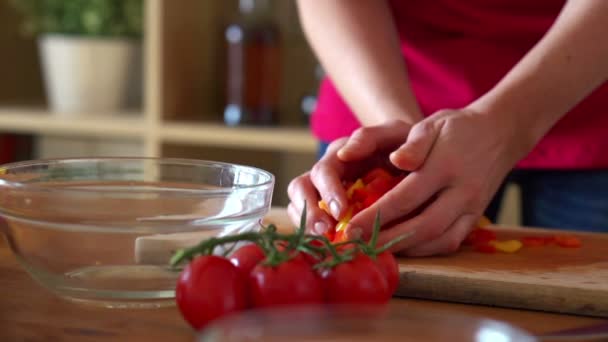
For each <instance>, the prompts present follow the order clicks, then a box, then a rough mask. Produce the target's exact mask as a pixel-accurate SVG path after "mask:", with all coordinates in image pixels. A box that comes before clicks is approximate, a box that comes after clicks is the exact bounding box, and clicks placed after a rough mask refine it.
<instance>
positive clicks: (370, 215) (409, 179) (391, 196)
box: [346, 170, 446, 239]
mask: <svg viewBox="0 0 608 342" xmlns="http://www.w3.org/2000/svg"><path fill="white" fill-rule="evenodd" d="M445 183H446V180H445V179H443V175H442V174H440V173H437V172H427V170H420V171H416V172H412V173H410V174H408V175H407V176H405V178H404V179H403V180H402V181H401V182H400V183H399V184H397V185H396V186H395V187H394V188H393V189H391V190H390V191H388V192H387V193H386V194H384V195H383V196H382V197H380V199H379V200H378V201H376V202H375V203H374V204H372V205H371V206H370V207H368V208H366V209H364V210H362V211H361V212H359V213H358V214H357V215H355V217H353V218H352V220H351V221H350V224H349V226H348V227H347V228H346V235H347V236H348V237H350V236H351V235H350V232H349V231H350V230H352V232H353V233H352V234H353V237H354V234H355V232H358V233H359V232H360V233H362V236H363V238H365V239H368V238H369V237H370V236H371V233H372V229H373V224H374V220H375V219H376V215H377V213H378V212H380V224H381V226H383V227H384V226H386V225H387V224H388V223H391V222H394V221H397V220H403V219H404V217H406V216H408V215H409V214H412V213H414V212H415V211H418V210H420V209H422V208H424V205H426V204H427V203H428V201H429V200H432V198H433V196H434V195H435V194H437V193H438V192H439V191H440V190H441V189H442V188H443V187H444V184H445ZM430 184H435V186H430Z"/></svg>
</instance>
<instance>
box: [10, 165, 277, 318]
mask: <svg viewBox="0 0 608 342" xmlns="http://www.w3.org/2000/svg"><path fill="white" fill-rule="evenodd" d="M273 187H274V176H273V175H272V174H271V173H269V172H266V171H264V170H261V169H257V168H254V167H248V166H242V165H234V164H228V163H221V162H214V161H200V160H186V159H155V158H94V159H56V160H39V161H29V162H22V163H13V164H6V165H3V166H0V194H1V196H0V216H2V217H3V218H4V219H5V220H6V223H7V224H5V225H4V226H3V228H2V230H4V233H5V235H6V238H7V241H8V243H9V246H10V248H11V249H12V251H13V253H14V254H15V256H16V258H17V260H18V261H19V262H20V263H21V265H22V266H23V267H24V268H25V269H26V270H27V271H28V272H29V274H31V276H32V277H33V278H34V279H36V280H37V281H39V282H40V283H41V284H42V285H44V286H45V287H47V288H49V289H50V290H52V291H53V292H55V293H57V294H59V295H60V296H62V297H64V298H67V299H71V300H74V301H86V302H90V303H95V304H99V305H102V306H106V307H157V306H164V305H171V304H173V303H174V300H173V299H174V288H175V284H176V278H177V276H178V272H176V271H175V270H172V269H171V268H170V267H169V265H168V262H169V259H170V257H171V256H172V254H173V253H174V251H175V250H177V249H178V248H183V247H187V246H191V245H194V244H196V243H198V242H199V241H200V240H202V239H203V238H206V237H209V236H222V235H227V234H233V233H236V232H243V231H253V230H259V229H260V228H261V226H260V220H261V218H262V217H263V216H264V215H265V214H266V213H267V212H268V210H269V209H270V205H271V199H272V191H273ZM0 226H1V225H0Z"/></svg>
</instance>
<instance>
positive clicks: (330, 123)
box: [288, 0, 608, 256]
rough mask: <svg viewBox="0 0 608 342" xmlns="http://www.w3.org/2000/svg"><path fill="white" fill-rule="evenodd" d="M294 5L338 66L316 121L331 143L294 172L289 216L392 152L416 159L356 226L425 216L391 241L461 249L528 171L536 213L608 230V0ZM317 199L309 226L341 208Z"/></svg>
mask: <svg viewBox="0 0 608 342" xmlns="http://www.w3.org/2000/svg"><path fill="white" fill-rule="evenodd" d="M298 6H299V11H300V16H301V21H302V24H303V27H304V30H305V33H306V35H307V37H308V39H309V41H310V43H311V45H312V47H313V49H314V50H315V52H316V54H317V56H318V58H319V60H320V61H321V63H322V64H323V66H324V68H325V69H326V71H327V72H328V74H329V77H330V78H328V79H326V80H325V81H324V82H323V84H322V85H321V89H320V94H319V104H318V108H317V110H316V112H315V113H314V116H313V118H312V128H313V131H314V133H315V135H316V136H317V137H319V138H320V139H321V140H322V141H325V142H327V143H329V142H331V144H330V145H329V147H328V149H327V152H326V153H325V155H324V156H323V158H321V159H320V160H319V162H318V163H317V164H315V166H314V167H313V168H312V170H311V171H310V172H307V173H305V174H303V175H301V176H299V177H297V178H296V179H294V180H293V181H292V182H291V183H290V186H289V189H288V192H289V196H290V199H291V203H290V205H289V207H288V211H289V214H290V217H291V218H292V220H294V222H297V220H298V218H299V215H300V213H301V210H302V208H303V206H304V203H305V202H306V203H312V204H316V203H317V201H318V200H319V199H323V200H325V202H327V203H329V204H330V208H331V212H332V216H333V217H334V219H337V218H339V217H341V215H342V214H343V211H344V209H345V206H346V196H345V194H344V190H343V189H342V186H341V183H340V179H341V178H342V177H343V176H344V175H345V174H348V173H352V172H353V170H351V169H352V168H357V167H360V164H361V163H365V161H368V160H371V159H370V158H373V157H374V156H378V155H385V156H388V157H389V158H390V162H391V163H392V164H393V165H394V166H396V167H398V168H400V169H402V170H405V171H409V172H410V173H409V174H408V176H407V177H406V178H405V179H404V180H403V181H402V182H401V183H399V184H398V185H397V186H396V187H395V188H394V189H392V190H391V191H390V192H388V193H387V194H386V195H385V196H383V197H382V198H381V199H380V200H379V201H378V202H377V203H376V204H374V205H373V206H372V207H370V208H368V209H366V210H363V211H361V212H360V213H359V214H357V215H356V216H355V217H353V219H352V220H351V222H350V224H349V226H348V228H347V230H346V234H347V236H350V237H357V236H363V237H367V236H369V234H370V230H371V227H372V222H373V220H374V217H375V215H376V212H377V211H378V210H379V211H380V212H381V221H382V224H383V232H382V234H381V239H380V241H381V242H384V241H388V240H390V239H392V238H394V237H396V236H399V235H402V234H404V233H406V232H414V234H413V235H412V236H411V237H410V238H408V239H406V240H404V241H402V242H401V243H400V244H399V245H397V246H396V248H395V250H399V251H401V252H402V253H403V254H406V255H411V256H422V255H433V254H440V253H449V252H452V251H454V250H456V249H457V248H458V246H459V245H460V243H461V241H462V240H463V239H464V238H465V236H466V235H467V234H468V233H469V231H470V230H471V229H472V227H473V226H474V224H475V222H476V220H477V219H478V218H479V216H480V215H481V214H482V213H483V212H484V210H485V209H486V208H487V207H488V205H489V203H490V202H491V200H492V198H493V196H494V195H495V194H496V193H497V191H498V192H499V193H500V191H499V189H501V184H502V183H503V181H504V180H505V178H507V177H509V179H511V178H513V179H515V180H517V181H519V182H520V184H521V186H522V193H523V202H524V203H523V213H524V215H523V216H524V217H523V219H524V222H523V223H524V224H525V225H534V226H547V227H554V228H569V229H573V228H579V229H589V230H598V231H599V230H608V153H606V152H604V151H608V132H606V127H608V113H606V111H608V109H607V108H606V107H607V106H606V104H608V86H607V85H606V84H604V83H605V81H606V79H607V77H608V44H606V43H605V38H606V36H607V35H608V25H607V24H606V22H608V1H603V0H576V1H567V2H564V1H557V0H537V1H528V0H467V1H462V0H437V1H413V0H410V1H408V0H402V1H397V0H394V1H380V0H361V1H352V0H332V1H307V0H300V1H299V2H298ZM360 127H362V128H360ZM513 169H515V171H513V172H511V171H512V170H513ZM495 202H496V201H495ZM422 205H424V210H423V211H422V212H421V213H420V214H418V215H416V216H415V217H413V218H411V219H407V220H405V219H404V217H405V216H406V215H408V213H410V212H412V211H413V210H415V209H417V208H419V207H421V206H422ZM496 207H497V205H496V204H493V205H491V206H490V208H489V209H493V210H494V211H496ZM308 208H309V215H308V222H309V225H310V229H311V230H312V231H313V232H316V233H322V232H323V231H325V230H326V229H328V227H329V225H331V224H332V220H331V218H330V217H328V215H326V214H325V213H324V212H323V211H322V210H320V209H318V208H317V207H316V206H315V205H309V206H308ZM490 214H491V213H490Z"/></svg>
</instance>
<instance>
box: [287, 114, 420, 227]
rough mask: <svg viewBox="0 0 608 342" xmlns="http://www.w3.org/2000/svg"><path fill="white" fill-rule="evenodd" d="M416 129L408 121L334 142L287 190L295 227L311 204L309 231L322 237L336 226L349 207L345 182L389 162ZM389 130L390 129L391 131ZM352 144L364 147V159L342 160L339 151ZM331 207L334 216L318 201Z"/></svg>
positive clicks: (361, 154) (362, 157)
mask: <svg viewBox="0 0 608 342" xmlns="http://www.w3.org/2000/svg"><path fill="white" fill-rule="evenodd" d="M411 127H412V126H411V125H410V124H408V123H406V122H404V121H397V120H395V121H391V122H390V124H386V125H381V126H373V127H367V128H363V129H359V130H358V131H356V132H355V133H354V134H353V135H352V136H351V137H350V138H348V139H347V138H342V139H339V140H336V141H334V142H333V143H331V144H330V145H329V147H328V148H327V152H326V153H325V155H324V156H323V158H321V160H319V161H318V162H317V163H316V164H315V165H314V166H313V168H312V170H311V171H310V172H306V173H304V174H302V175H300V176H298V177H296V178H295V179H293V180H292V181H291V183H290V184H289V186H288V188H287V193H288V195H289V199H290V201H291V202H290V203H289V205H288V207H287V212H288V214H289V217H290V219H291V220H292V222H293V223H294V224H296V225H297V224H299V222H300V216H301V214H302V209H303V208H304V203H307V217H306V222H307V228H308V230H309V231H310V232H313V233H316V234H322V233H324V232H326V231H327V230H328V229H329V228H330V227H332V226H333V225H335V224H336V221H337V220H339V219H340V217H341V215H342V214H343V211H344V210H345V209H346V207H347V206H348V201H347V199H346V193H345V190H344V187H343V185H342V180H343V179H355V178H356V177H358V176H360V175H361V173H362V170H366V169H370V168H372V167H374V166H377V165H381V164H386V163H387V162H388V160H387V157H386V156H387V155H388V153H387V152H386V151H392V150H394V148H396V147H398V146H400V145H401V144H402V143H403V141H404V139H405V137H407V135H408V132H409V130H410V128H411ZM387 128H389V129H387ZM347 142H348V143H349V145H351V146H356V145H357V144H358V146H360V150H359V151H358V152H359V154H358V155H359V156H361V157H360V158H351V159H350V160H348V161H345V160H343V159H341V158H340V157H339V155H338V151H341V150H342V147H343V146H344V145H345V144H346V143H347ZM321 199H322V200H324V201H325V203H327V204H328V205H329V208H330V211H331V213H332V216H329V215H327V214H326V213H325V212H324V211H323V210H321V209H319V208H318V205H317V203H318V201H319V200H321Z"/></svg>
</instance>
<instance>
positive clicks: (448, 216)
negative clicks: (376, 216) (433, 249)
mask: <svg viewBox="0 0 608 342" xmlns="http://www.w3.org/2000/svg"><path fill="white" fill-rule="evenodd" d="M468 205H469V203H467V202H466V201H463V199H462V195H461V193H460V191H458V189H457V188H448V189H445V190H444V191H442V192H441V193H440V194H439V196H438V197H437V199H436V200H435V201H433V202H432V203H431V204H430V205H429V206H428V207H427V208H426V209H425V210H424V211H423V212H422V213H420V214H419V215H418V216H415V217H414V218H412V219H410V220H407V221H405V222H402V223H399V224H397V225H395V226H393V227H391V228H389V229H387V230H385V231H383V232H381V233H380V236H379V239H378V242H379V243H380V244H381V245H384V244H386V243H388V242H389V241H391V240H393V239H395V238H398V237H400V236H402V235H403V234H408V233H411V232H414V234H413V235H412V236H411V237H410V238H407V239H405V240H403V241H401V242H399V243H397V244H396V245H395V247H394V248H393V249H392V250H393V251H397V250H405V249H409V248H413V247H414V246H419V245H422V244H425V243H427V242H430V241H432V240H435V239H438V238H439V237H440V236H441V235H442V234H443V233H444V232H445V231H446V230H447V229H448V228H449V227H450V226H452V224H454V222H455V221H456V220H457V219H458V218H459V217H460V216H462V215H463V214H465V213H467V210H466V208H467V207H468Z"/></svg>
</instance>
